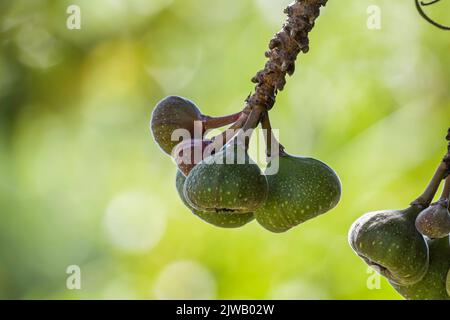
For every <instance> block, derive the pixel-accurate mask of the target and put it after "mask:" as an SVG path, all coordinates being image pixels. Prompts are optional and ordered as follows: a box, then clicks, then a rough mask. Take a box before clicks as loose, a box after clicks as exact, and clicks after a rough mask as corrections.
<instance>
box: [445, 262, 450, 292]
mask: <svg viewBox="0 0 450 320" xmlns="http://www.w3.org/2000/svg"><path fill="white" fill-rule="evenodd" d="M445 283H446V284H445V286H446V287H447V294H448V295H449V296H450V268H449V269H448V273H447V281H446V282H445Z"/></svg>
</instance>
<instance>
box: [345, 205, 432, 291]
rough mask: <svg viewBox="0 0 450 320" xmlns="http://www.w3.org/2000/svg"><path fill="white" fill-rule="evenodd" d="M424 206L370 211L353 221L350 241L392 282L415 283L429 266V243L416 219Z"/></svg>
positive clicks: (358, 252) (361, 254)
mask: <svg viewBox="0 0 450 320" xmlns="http://www.w3.org/2000/svg"><path fill="white" fill-rule="evenodd" d="M421 210H422V207H420V206H415V205H413V206H411V207H409V208H407V209H405V210H385V211H377V212H371V213H367V214H365V215H364V216H362V217H361V218H359V219H358V220H357V221H355V223H354V224H353V225H352V227H351V229H350V232H349V243H350V245H351V247H352V248H353V250H354V251H355V252H356V253H357V254H358V255H359V256H360V257H361V258H362V259H363V260H364V261H365V262H366V263H367V264H368V265H370V266H373V267H374V269H375V270H377V271H379V272H380V273H381V274H382V275H383V276H385V277H386V278H388V279H389V280H390V281H391V282H392V283H396V284H398V285H412V284H414V283H417V282H419V281H420V280H421V279H422V278H423V277H424V275H425V274H426V271H427V269H428V261H429V255H428V245H427V242H426V240H425V238H424V237H423V236H422V235H421V234H420V233H419V232H418V231H417V229H416V227H415V220H416V218H417V216H418V214H419V213H420V212H421Z"/></svg>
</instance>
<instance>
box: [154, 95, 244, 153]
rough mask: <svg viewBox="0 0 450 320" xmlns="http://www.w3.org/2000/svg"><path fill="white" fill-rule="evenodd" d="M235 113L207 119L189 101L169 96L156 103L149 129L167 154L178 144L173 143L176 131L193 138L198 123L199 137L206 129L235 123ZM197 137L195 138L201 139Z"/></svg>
mask: <svg viewBox="0 0 450 320" xmlns="http://www.w3.org/2000/svg"><path fill="white" fill-rule="evenodd" d="M240 114H241V113H240V112H239V113H235V114H232V115H229V116H224V117H217V118H213V117H209V116H205V115H203V114H202V113H201V112H200V110H199V108H198V107H197V106H196V105H195V104H194V103H193V102H192V101H190V100H187V99H185V98H182V97H178V96H169V97H166V98H164V99H163V100H161V101H160V102H158V104H157V105H156V107H155V109H154V110H153V113H152V119H151V122H150V127H151V130H152V134H153V137H154V139H155V141H156V143H157V144H158V145H159V146H160V147H161V149H162V150H163V151H164V152H166V153H167V154H171V153H172V150H173V148H174V147H175V146H176V145H177V144H178V143H179V142H180V141H179V140H177V141H173V140H172V134H173V132H174V131H175V130H177V129H185V130H187V133H189V134H190V136H189V138H194V136H195V135H194V131H195V121H199V124H201V126H200V130H201V132H200V133H201V137H202V136H203V133H204V132H205V131H206V130H207V129H213V128H219V127H222V126H225V125H228V124H230V123H233V122H235V121H236V120H237V119H238V118H239V116H240ZM201 137H197V138H201Z"/></svg>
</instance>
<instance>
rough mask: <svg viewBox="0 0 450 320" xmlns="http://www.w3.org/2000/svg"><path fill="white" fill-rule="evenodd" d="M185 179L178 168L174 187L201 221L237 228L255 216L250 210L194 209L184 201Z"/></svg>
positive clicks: (186, 203) (221, 226) (217, 225)
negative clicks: (218, 210) (217, 210)
mask: <svg viewBox="0 0 450 320" xmlns="http://www.w3.org/2000/svg"><path fill="white" fill-rule="evenodd" d="M185 181H186V177H185V176H184V175H183V173H182V172H181V171H180V170H178V171H177V176H176V187H177V191H178V195H179V196H180V198H181V201H183V203H184V205H185V206H186V207H187V208H189V210H191V212H192V213H193V214H195V215H196V216H198V217H199V218H200V219H202V220H203V221H205V222H207V223H209V224H212V225H214V226H216V227H220V228H239V227H242V226H244V225H246V224H247V223H249V222H251V221H252V220H253V219H254V218H255V217H254V215H253V213H251V212H248V213H231V212H202V211H198V210H195V209H194V208H192V207H191V206H190V205H189V203H188V202H187V201H186V197H185V196H184V193H183V188H184V183H185Z"/></svg>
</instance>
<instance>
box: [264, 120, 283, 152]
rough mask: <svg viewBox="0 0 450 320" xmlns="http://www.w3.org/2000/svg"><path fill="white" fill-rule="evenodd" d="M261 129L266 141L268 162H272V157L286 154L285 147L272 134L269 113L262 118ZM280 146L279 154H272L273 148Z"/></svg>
mask: <svg viewBox="0 0 450 320" xmlns="http://www.w3.org/2000/svg"><path fill="white" fill-rule="evenodd" d="M261 127H262V128H263V130H265V131H264V139H265V141H266V157H267V160H268V161H270V159H271V158H272V156H278V155H282V154H284V147H283V146H282V145H281V144H280V142H279V141H278V140H277V138H275V136H274V135H273V132H272V125H271V123H270V117H269V113H268V112H265V113H264V114H263V116H262V120H261ZM274 144H275V145H277V146H278V150H277V151H278V152H277V153H276V154H272V146H273V145H274Z"/></svg>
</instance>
